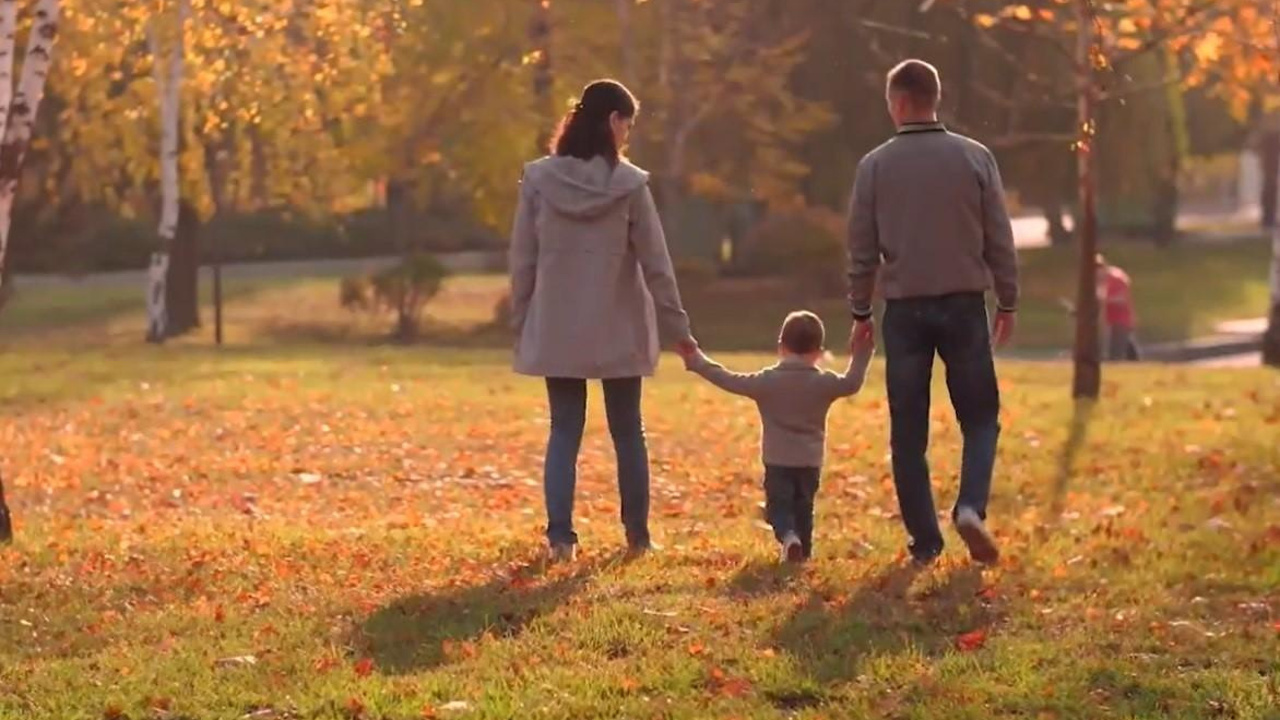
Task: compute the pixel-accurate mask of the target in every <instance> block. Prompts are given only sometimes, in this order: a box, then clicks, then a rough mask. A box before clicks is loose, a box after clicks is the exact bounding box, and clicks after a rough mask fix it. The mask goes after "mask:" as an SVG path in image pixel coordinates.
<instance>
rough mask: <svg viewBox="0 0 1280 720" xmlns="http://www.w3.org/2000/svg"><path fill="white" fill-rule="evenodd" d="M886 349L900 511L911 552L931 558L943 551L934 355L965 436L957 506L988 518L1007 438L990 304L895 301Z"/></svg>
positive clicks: (962, 299)
mask: <svg viewBox="0 0 1280 720" xmlns="http://www.w3.org/2000/svg"><path fill="white" fill-rule="evenodd" d="M884 346H885V358H886V362H887V369H886V375H887V384H888V388H889V413H890V416H891V425H892V441H891V445H892V449H893V480H894V485H895V486H896V487H897V490H898V506H899V508H900V509H901V511H902V521H903V523H904V524H905V525H906V526H907V532H908V533H909V534H910V535H911V553H912V555H914V556H915V557H917V558H920V559H930V558H932V557H934V556H936V555H937V554H938V553H941V552H942V546H943V541H942V532H941V531H940V529H939V528H938V514H937V510H935V508H934V504H933V489H932V487H931V485H930V479H929V461H928V458H927V457H926V453H927V451H928V447H929V402H930V392H929V391H930V388H931V386H932V378H933V364H934V356H935V354H936V355H938V356H941V358H942V362H943V364H944V365H945V366H946V371H947V389H948V390H949V391H950V394H951V404H952V405H953V406H954V407H955V412H956V417H957V419H958V420H959V421H960V429H961V432H962V433H963V435H964V452H963V456H962V460H961V465H960V495H959V498H958V499H957V501H956V508H957V509H958V508H960V507H968V508H971V509H973V510H974V511H975V512H976V513H977V514H978V516H979V517H982V518H984V519H985V518H986V513H987V499H988V497H989V496H990V494H991V473H992V469H993V467H994V465H995V457H996V444H997V441H998V440H999V436H1000V390H999V387H998V386H997V384H996V373H995V363H994V360H993V359H992V352H991V331H990V328H989V326H988V318H987V306H986V301H985V299H984V298H983V296H982V295H981V294H978V293H973V294H967V293H966V294H956V295H945V296H941V297H930V298H911V299H904V300H890V301H889V302H888V303H887V307H886V309H885V316H884ZM953 515H954V511H953Z"/></svg>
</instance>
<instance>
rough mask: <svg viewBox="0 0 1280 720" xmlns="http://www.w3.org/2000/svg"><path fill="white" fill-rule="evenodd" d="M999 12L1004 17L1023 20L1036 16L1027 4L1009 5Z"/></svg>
mask: <svg viewBox="0 0 1280 720" xmlns="http://www.w3.org/2000/svg"><path fill="white" fill-rule="evenodd" d="M1000 14H1001V15H1003V16H1004V17H1011V18H1013V19H1014V20H1021V21H1023V22H1027V21H1030V20H1031V19H1032V18H1034V17H1035V16H1036V14H1035V13H1034V12H1033V11H1032V10H1031V7H1030V6H1028V5H1011V6H1009V7H1007V8H1005V9H1004V10H1002V11H1001V13H1000Z"/></svg>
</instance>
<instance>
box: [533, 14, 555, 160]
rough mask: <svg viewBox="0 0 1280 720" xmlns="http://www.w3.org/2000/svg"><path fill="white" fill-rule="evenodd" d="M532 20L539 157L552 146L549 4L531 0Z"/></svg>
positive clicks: (552, 96) (552, 107)
mask: <svg viewBox="0 0 1280 720" xmlns="http://www.w3.org/2000/svg"><path fill="white" fill-rule="evenodd" d="M533 2H534V11H533V17H532V19H531V20H530V21H529V46H530V47H531V48H532V49H533V52H534V53H535V57H537V62H536V64H535V65H534V68H533V98H534V102H535V103H536V104H537V113H538V115H539V116H540V117H541V118H542V119H543V122H542V123H541V125H540V127H541V128H542V131H541V132H539V133H538V140H537V143H538V147H537V152H538V154H542V153H546V152H547V151H548V149H549V146H550V144H551V126H552V125H554V124H555V122H556V119H557V118H556V115H557V114H558V113H557V112H556V106H555V92H554V90H555V75H554V73H553V70H552V65H551V50H552V48H551V30H552V24H551V23H552V20H551V0H533Z"/></svg>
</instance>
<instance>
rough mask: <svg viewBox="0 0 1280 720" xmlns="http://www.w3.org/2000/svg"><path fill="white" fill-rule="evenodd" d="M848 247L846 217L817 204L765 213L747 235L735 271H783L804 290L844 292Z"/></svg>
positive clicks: (824, 294)
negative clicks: (761, 220) (766, 215)
mask: <svg viewBox="0 0 1280 720" xmlns="http://www.w3.org/2000/svg"><path fill="white" fill-rule="evenodd" d="M847 253H848V251H847V250H846V249H845V243H844V218H842V217H841V216H840V215H839V213H835V212H832V211H830V210H825V209H820V208H802V209H800V210H789V211H786V212H782V213H775V214H772V215H770V216H769V217H767V218H765V220H764V221H763V222H761V223H760V224H759V225H758V226H756V228H755V229H753V230H752V232H751V233H750V235H748V236H747V238H746V241H745V243H744V244H743V249H742V252H741V255H742V256H741V259H740V261H739V263H738V270H739V271H741V272H743V273H745V274H748V275H755V276H778V275H782V276H785V277H788V278H791V279H793V280H794V281H795V282H796V284H797V286H798V287H799V288H800V289H802V290H804V291H805V292H806V293H813V294H817V295H819V296H821V297H831V296H836V295H840V294H843V293H844V292H845V289H846V284H847V279H846V278H847V274H848V273H847V269H848V254H847Z"/></svg>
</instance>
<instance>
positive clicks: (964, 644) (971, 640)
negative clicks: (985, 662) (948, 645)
mask: <svg viewBox="0 0 1280 720" xmlns="http://www.w3.org/2000/svg"><path fill="white" fill-rule="evenodd" d="M986 644H987V631H986V630H983V629H981V628H979V629H978V630H973V631H970V632H967V633H964V634H962V635H960V636H959V637H957V638H956V649H957V650H959V651H960V652H973V651H974V650H978V649H981V648H982V646H983V645H986Z"/></svg>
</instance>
